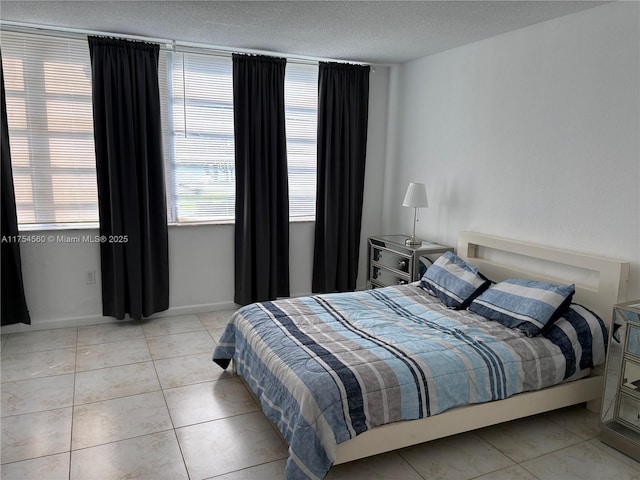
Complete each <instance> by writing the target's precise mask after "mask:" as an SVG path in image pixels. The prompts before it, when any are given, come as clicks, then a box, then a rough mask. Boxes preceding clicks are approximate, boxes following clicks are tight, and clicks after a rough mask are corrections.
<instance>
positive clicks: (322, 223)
mask: <svg viewBox="0 0 640 480" xmlns="http://www.w3.org/2000/svg"><path fill="white" fill-rule="evenodd" d="M369 70H370V68H369V67H368V66H361V65H346V64H339V63H320V68H319V74H318V180H317V193H316V225H315V243H314V255H313V281H312V290H313V292H314V293H325V292H343V291H350V290H355V288H356V278H357V275H358V257H359V253H360V227H361V219H362V196H363V191H364V171H365V160H366V150H367V121H368V115H369Z"/></svg>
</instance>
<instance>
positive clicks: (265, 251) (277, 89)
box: [233, 55, 289, 305]
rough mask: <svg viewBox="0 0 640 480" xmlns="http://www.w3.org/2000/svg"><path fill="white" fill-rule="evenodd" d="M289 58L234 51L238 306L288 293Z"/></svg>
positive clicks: (236, 294)
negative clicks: (286, 87) (286, 107)
mask: <svg viewBox="0 0 640 480" xmlns="http://www.w3.org/2000/svg"><path fill="white" fill-rule="evenodd" d="M285 67H286V60H285V59H284V58H274V57H265V56H248V55H233V118H234V134H235V158H236V160H235V161H236V206H235V207H236V208H235V210H236V217H235V294H234V300H235V302H236V303H238V304H240V305H246V304H249V303H252V302H258V301H265V300H273V299H275V298H277V297H286V296H289V187H288V177H287V139H286V134H285V116H284V74H285Z"/></svg>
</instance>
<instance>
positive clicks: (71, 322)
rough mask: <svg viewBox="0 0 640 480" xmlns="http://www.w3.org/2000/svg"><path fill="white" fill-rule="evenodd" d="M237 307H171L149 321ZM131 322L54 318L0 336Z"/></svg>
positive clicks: (12, 327) (21, 325) (9, 328)
mask: <svg viewBox="0 0 640 480" xmlns="http://www.w3.org/2000/svg"><path fill="white" fill-rule="evenodd" d="M236 308H238V305H237V304H235V303H233V302H218V303H207V304H201V305H186V306H182V307H171V308H169V309H168V310H165V311H164V312H158V313H156V314H154V315H152V316H151V317H149V319H154V318H160V317H173V316H178V315H189V314H194V313H206V312H215V311H220V310H235V309H236ZM130 321H132V319H131V318H129V316H126V317H125V319H124V320H116V319H115V318H113V317H105V316H103V315H89V316H85V317H69V318H56V319H51V320H38V319H35V320H34V319H32V320H31V325H25V324H24V323H16V324H13V325H4V326H3V327H2V328H1V330H0V331H1V332H2V334H8V333H22V332H33V331H36V330H49V329H52V328H68V327H86V326H88V325H98V324H102V323H117V322H130Z"/></svg>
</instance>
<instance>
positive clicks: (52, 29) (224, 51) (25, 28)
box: [0, 20, 374, 66]
mask: <svg viewBox="0 0 640 480" xmlns="http://www.w3.org/2000/svg"><path fill="white" fill-rule="evenodd" d="M0 27H2V28H7V27H8V29H10V30H16V31H21V32H25V33H29V32H33V31H34V30H37V31H39V32H43V31H44V32H49V33H52V34H56V33H57V34H59V35H96V36H103V37H114V38H124V39H127V40H137V41H142V42H152V43H159V44H161V46H163V47H164V48H165V49H167V50H180V51H184V50H191V49H193V50H200V51H203V50H206V51H207V52H208V53H213V54H216V53H217V54H220V55H231V54H233V53H245V54H248V55H269V56H278V57H286V58H287V59H291V60H295V61H298V62H299V63H315V62H335V63H346V64H358V65H371V66H374V65H372V64H370V63H368V62H357V61H349V60H336V59H333V58H324V57H311V56H306V55H295V54H290V53H282V52H272V51H269V50H256V49H249V48H233V47H222V46H218V45H208V44H204V43H195V42H183V41H178V40H172V39H167V38H153V37H145V36H142V35H132V34H127V33H112V32H100V31H97V30H86V29H80V28H71V27H56V26H51V25H37V24H33V23H25V22H14V21H7V20H0Z"/></svg>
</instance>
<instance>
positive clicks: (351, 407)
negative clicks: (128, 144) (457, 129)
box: [213, 282, 607, 480]
mask: <svg viewBox="0 0 640 480" xmlns="http://www.w3.org/2000/svg"><path fill="white" fill-rule="evenodd" d="M590 313H591V312H589V310H588V309H586V308H584V307H581V306H578V305H572V306H571V307H570V308H568V309H567V311H566V313H565V314H564V315H563V317H562V318H560V319H558V320H556V321H555V323H554V324H553V326H551V328H548V329H547V330H546V331H544V333H543V334H541V335H538V336H535V337H533V338H529V337H528V336H527V335H525V334H524V333H523V332H522V331H519V330H517V329H513V328H507V327H505V326H504V325H502V324H500V323H499V322H496V321H492V320H488V319H487V318H485V317H482V316H480V315H478V314H475V313H472V312H471V311H469V310H452V309H450V308H448V307H446V306H445V305H444V304H443V303H442V302H441V301H440V300H439V299H438V298H437V297H436V296H434V295H432V294H431V293H430V292H428V291H427V290H425V288H424V287H423V286H421V284H420V283H419V282H416V283H413V284H410V285H403V286H398V287H387V288H381V289H375V290H366V291H361V292H354V293H345V294H343V293H338V294H327V295H317V296H309V297H302V298H293V299H284V300H278V301H273V302H263V303H257V304H252V305H248V306H245V307H242V308H240V309H239V310H238V311H237V312H235V313H234V314H233V316H232V317H231V319H230V320H229V323H228V325H227V327H226V329H225V331H224V333H223V334H222V336H221V338H220V339H219V341H218V346H217V347H216V349H215V351H214V354H213V360H214V361H215V362H216V363H217V364H219V365H220V366H222V367H223V368H227V367H228V366H229V364H230V362H231V361H233V362H234V367H235V369H236V371H237V373H238V374H239V375H240V376H241V377H242V378H243V379H244V381H245V382H246V384H247V385H248V387H249V388H250V389H251V390H252V391H253V393H254V394H255V395H256V397H257V398H258V399H259V401H260V404H261V407H262V409H263V411H264V413H265V415H266V416H267V417H268V418H269V419H270V420H271V421H272V422H273V423H274V424H275V425H276V426H277V428H278V429H279V430H280V432H281V434H282V436H283V437H284V439H285V440H286V442H287V443H288V444H289V458H288V461H287V465H286V476H287V479H289V480H293V479H303V478H319V479H321V478H324V476H325V475H326V474H327V472H328V470H329V469H330V467H331V466H332V464H333V463H334V462H335V460H336V448H337V446H338V445H339V444H342V443H343V442H347V441H349V440H350V439H353V438H354V437H356V436H358V435H360V434H362V433H364V432H367V431H368V430H371V429H374V428H375V427H378V426H381V425H387V424H392V423H395V422H405V421H409V420H414V419H419V418H425V417H431V416H434V415H437V414H439V413H441V412H445V411H447V410H450V409H453V408H456V407H460V406H463V405H470V404H478V403H482V402H491V401H494V400H500V399H505V398H508V397H511V396H513V395H516V394H519V393H521V392H527V391H532V390H539V389H544V388H546V387H549V386H551V385H557V384H560V383H563V382H568V381H571V380H574V379H577V378H580V377H582V376H584V375H587V374H588V373H589V371H590V369H591V367H592V366H594V365H599V364H602V363H604V360H605V353H606V338H607V333H606V327H605V326H604V324H603V323H602V321H601V320H599V319H598V318H597V316H594V315H591V314H590Z"/></svg>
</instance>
